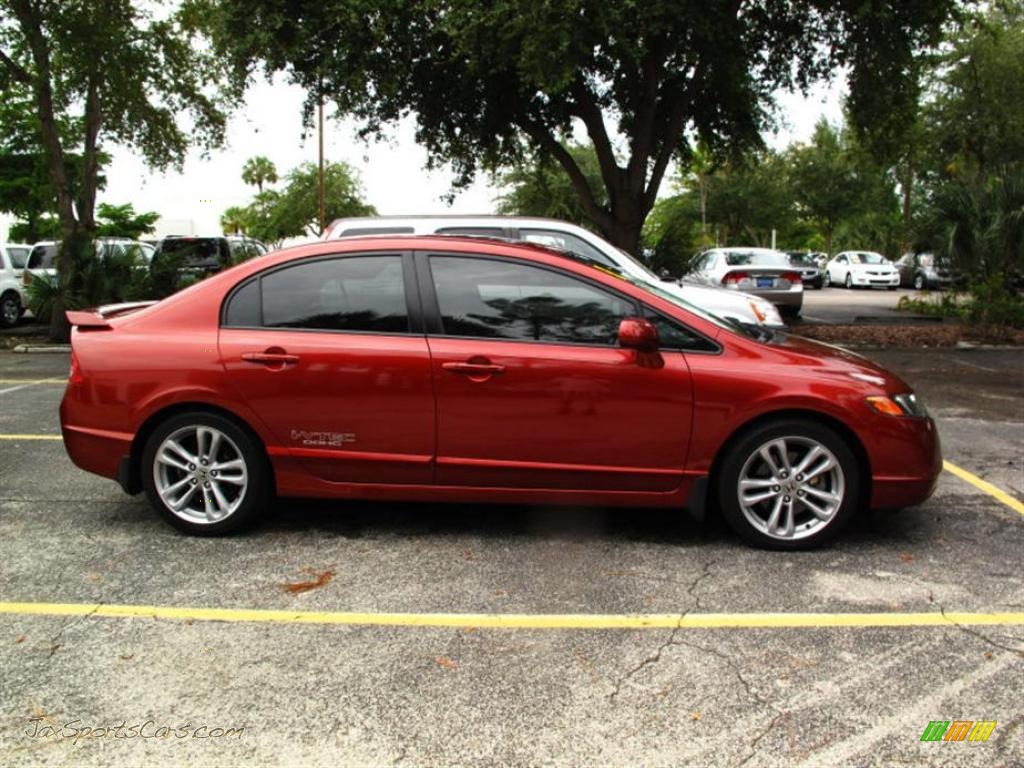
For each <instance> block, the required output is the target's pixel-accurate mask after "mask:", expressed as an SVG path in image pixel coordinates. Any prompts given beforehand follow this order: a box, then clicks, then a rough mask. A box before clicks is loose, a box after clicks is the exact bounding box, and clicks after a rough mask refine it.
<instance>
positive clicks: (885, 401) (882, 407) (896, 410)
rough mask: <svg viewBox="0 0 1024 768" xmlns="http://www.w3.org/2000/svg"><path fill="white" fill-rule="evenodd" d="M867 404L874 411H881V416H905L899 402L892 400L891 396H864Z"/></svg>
mask: <svg viewBox="0 0 1024 768" xmlns="http://www.w3.org/2000/svg"><path fill="white" fill-rule="evenodd" d="M866 399H867V402H868V405H870V406H871V407H872V408H873V409H874V410H875V412H876V413H881V414H882V415H883V416H905V415H906V412H905V411H904V410H903V409H902V408H901V407H900V404H899V403H897V402H896V401H895V400H893V399H892V398H891V397H884V396H879V397H869V398H866Z"/></svg>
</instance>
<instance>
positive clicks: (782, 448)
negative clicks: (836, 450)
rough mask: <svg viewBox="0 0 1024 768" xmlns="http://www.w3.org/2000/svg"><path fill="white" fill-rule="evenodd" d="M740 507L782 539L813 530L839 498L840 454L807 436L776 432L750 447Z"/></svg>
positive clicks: (842, 485)
mask: <svg viewBox="0 0 1024 768" xmlns="http://www.w3.org/2000/svg"><path fill="white" fill-rule="evenodd" d="M736 493H737V498H738V499H739V504H740V509H741V510H742V512H743V516H744V517H745V518H746V520H747V522H748V523H750V525H751V526H753V527H754V528H755V529H756V530H757V531H759V532H760V533H763V534H765V535H766V536H770V537H771V538H773V539H779V540H781V541H796V540H798V539H804V538H807V537H808V536H813V535H814V534H816V533H819V532H820V531H821V530H823V529H824V528H825V527H826V526H828V525H829V524H830V523H831V522H832V521H833V520H834V519H835V516H836V513H837V512H838V511H839V509H840V507H842V504H843V498H844V496H845V493H846V479H845V477H844V475H843V470H842V467H841V466H840V465H839V461H838V459H836V457H835V454H833V453H832V452H831V451H830V450H829V449H828V448H826V447H825V446H824V445H822V444H821V443H819V442H818V441H817V440H814V439H812V438H809V437H799V436H790V437H779V438H775V439H773V440H769V441H768V442H766V443H765V444H764V445H762V446H761V447H759V448H758V449H757V450H756V451H754V452H753V453H752V454H751V455H750V457H749V458H748V459H747V461H746V462H745V463H744V465H743V469H742V470H740V477H739V482H738V483H737V487H736Z"/></svg>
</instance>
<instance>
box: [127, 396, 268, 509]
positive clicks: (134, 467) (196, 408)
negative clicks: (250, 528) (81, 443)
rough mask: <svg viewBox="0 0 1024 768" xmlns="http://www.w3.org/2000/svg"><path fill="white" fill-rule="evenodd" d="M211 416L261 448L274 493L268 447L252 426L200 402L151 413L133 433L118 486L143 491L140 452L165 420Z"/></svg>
mask: <svg viewBox="0 0 1024 768" xmlns="http://www.w3.org/2000/svg"><path fill="white" fill-rule="evenodd" d="M195 412H199V413H210V414H214V415H216V416H220V417H222V418H225V419H228V420H229V421H231V422H232V423H234V424H235V426H237V427H238V428H239V429H242V430H244V431H245V432H247V433H248V434H249V436H250V437H252V439H253V440H255V441H256V445H258V446H259V447H260V450H261V451H262V453H263V460H264V461H265V462H266V465H267V467H268V469H269V470H270V482H271V484H272V486H273V490H274V492H275V493H276V492H277V477H276V475H275V471H274V464H273V462H271V461H270V454H269V453H268V452H267V446H266V444H265V443H264V442H263V439H262V438H261V437H260V435H259V433H258V432H257V431H256V430H255V429H253V428H252V426H251V425H250V424H249V423H248V422H247V421H246V420H245V419H243V418H242V417H241V416H239V415H238V414H237V413H235V412H234V411H231V410H230V409H228V408H224V407H223V406H219V405H212V404H210V403H204V402H201V401H194V402H180V403H173V404H171V405H166V406H164V407H163V408H160V409H158V410H156V411H154V412H153V413H151V414H150V415H149V416H148V417H146V420H145V421H143V422H142V425H141V426H140V427H139V428H138V429H137V430H136V432H135V437H134V438H132V444H131V449H130V450H129V453H128V456H127V457H126V458H127V460H128V466H127V467H126V468H124V469H122V471H121V473H120V474H121V477H120V478H119V479H120V482H121V485H122V487H123V488H124V489H125V491H127V492H128V493H131V494H137V493H140V492H141V491H142V466H141V465H142V452H143V450H144V449H145V447H146V442H147V441H148V440H149V437H150V435H152V434H153V432H154V431H155V430H156V428H157V427H158V426H159V425H160V424H161V423H163V422H164V421H166V420H167V419H169V418H171V417H173V416H177V415H179V414H182V413H195Z"/></svg>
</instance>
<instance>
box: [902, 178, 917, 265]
mask: <svg viewBox="0 0 1024 768" xmlns="http://www.w3.org/2000/svg"><path fill="white" fill-rule="evenodd" d="M913 189H914V171H913V169H912V168H909V167H908V168H907V170H906V173H905V174H904V176H903V179H902V180H901V181H900V192H901V193H902V195H903V222H902V224H903V231H902V232H900V250H901V252H902V253H906V252H908V251H909V250H910V214H911V194H912V192H913Z"/></svg>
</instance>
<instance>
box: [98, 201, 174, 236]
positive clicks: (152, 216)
mask: <svg viewBox="0 0 1024 768" xmlns="http://www.w3.org/2000/svg"><path fill="white" fill-rule="evenodd" d="M159 218H160V214H159V213H156V212H155V211H146V212H145V213H136V212H135V206H133V205H132V204H131V203H125V204H124V205H111V204H109V203H100V204H99V205H98V206H97V208H96V219H97V223H96V235H97V237H127V238H130V239H132V240H138V239H139V238H140V237H142V236H143V235H149V234H152V233H153V230H155V229H156V226H155V225H156V222H157V220H158V219H159Z"/></svg>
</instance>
